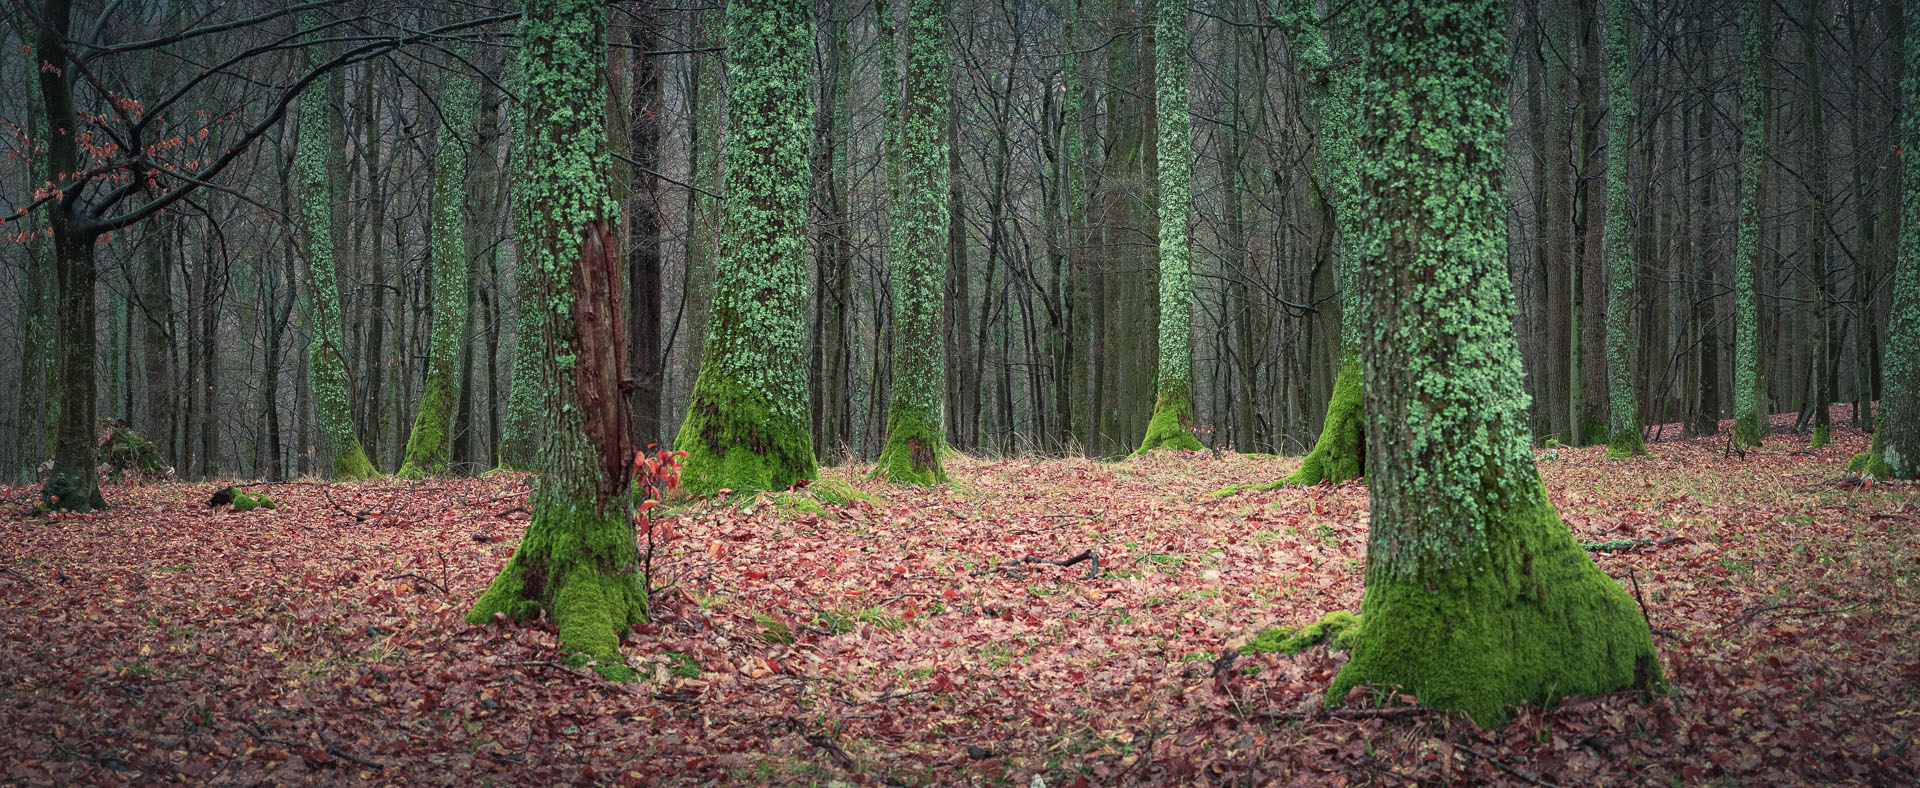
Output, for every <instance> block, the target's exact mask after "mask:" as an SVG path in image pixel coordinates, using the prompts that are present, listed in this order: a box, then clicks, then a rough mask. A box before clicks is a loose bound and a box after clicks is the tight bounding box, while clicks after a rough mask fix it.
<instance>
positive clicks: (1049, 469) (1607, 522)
mask: <svg viewBox="0 0 1920 788" xmlns="http://www.w3.org/2000/svg"><path fill="white" fill-rule="evenodd" d="M1841 411H1842V412H1844V408H1843V409H1841ZM1836 417H1838V414H1836ZM1790 426H1791V425H1790V420H1786V419H1784V418H1783V420H1781V421H1779V422H1777V423H1776V425H1775V428H1776V431H1777V432H1783V431H1784V430H1785V429H1787V428H1789V427H1790ZM1667 434H1668V435H1673V434H1675V433H1674V431H1673V430H1671V429H1669V430H1668V432H1667ZM1724 443H1725V441H1724V439H1711V440H1662V441H1659V442H1655V443H1652V444H1650V449H1651V452H1652V456H1651V457H1649V458H1646V459H1640V460H1631V461H1610V460H1607V459H1605V457H1604V453H1605V450H1604V448H1590V449H1560V450H1559V451H1558V459H1553V460H1543V461H1542V462H1540V463H1539V465H1540V469H1541V472H1542V474H1543V475H1544V476H1545V478H1546V482H1547V485H1548V487H1549V489H1550V490H1551V493H1552V496H1553V499H1554V502H1555V503H1556V504H1558V505H1559V507H1560V511H1561V513H1562V515H1563V516H1564V518H1565V519H1566V521H1567V524H1568V526H1569V527H1571V529H1572V530H1573V533H1574V534H1575V536H1576V537H1577V538H1579V539H1580V540H1582V541H1586V542H1596V543H1597V542H1606V541H1613V540H1622V539H1659V540H1663V541H1660V542H1658V543H1656V544H1651V545H1645V546H1641V547H1638V548H1633V549H1626V550H1619V551H1604V552H1596V553H1595V554H1594V555H1595V558H1596V559H1597V561H1598V562H1599V564H1600V566H1601V568H1603V569H1604V570H1605V571H1606V572H1608V573H1609V574H1611V575H1613V576H1614V577H1616V578H1618V579H1620V580H1621V581H1622V582H1623V583H1627V584H1629V586H1630V587H1631V586H1633V585H1635V584H1637V591H1636V593H1637V594H1638V595H1639V596H1640V598H1641V600H1642V603H1643V605H1644V607H1645V609H1646V613H1647V615H1648V617H1649V619H1650V621H1651V624H1652V625H1653V627H1655V630H1656V645H1657V646H1658V647H1659V649H1660V651H1661V656H1662V659H1663V661H1664V664H1665V669H1666V675H1667V677H1668V679H1669V682H1670V691H1669V692H1667V693H1665V694H1661V695H1656V696H1646V695H1643V694H1640V693H1633V692H1621V693H1615V694H1610V695H1606V696H1601V697H1595V698H1581V699H1573V700H1569V701H1566V702H1564V703H1561V704H1560V705H1559V706H1557V707H1556V708H1553V709H1550V710H1539V709H1525V710H1522V711H1520V712H1519V713H1518V714H1517V715H1516V717H1515V718H1514V719H1513V721H1512V722H1510V723H1509V724H1507V725H1506V726H1505V727H1503V728H1500V729H1498V730H1480V729H1477V728H1475V727H1473V726H1472V725H1471V724H1470V723H1467V722H1465V721H1463V720H1461V719H1458V718H1452V717H1447V716H1442V715H1433V714H1427V713H1424V712H1423V711H1421V710H1411V711H1409V710H1398V711H1392V712H1372V713H1374V714H1376V715H1377V716H1371V717H1356V716H1339V715H1337V714H1329V713H1327V712H1325V711H1324V710H1322V709H1321V708H1320V704H1319V700H1318V699H1319V696H1320V694H1321V692H1322V690H1323V689H1324V688H1325V686H1326V685H1327V683H1328V680H1329V679H1330V678H1331V677H1332V676H1333V674H1334V672H1335V671H1336V670H1337V669H1338V668H1339V666H1340V664H1341V663H1342V661H1343V660H1344V659H1345V656H1344V655H1342V654H1336V653H1329V652H1328V651H1327V650H1326V649H1325V648H1320V647H1316V648H1312V649H1309V650H1307V651H1306V652H1303V653H1301V654H1299V655H1297V656H1292V657H1281V656H1276V655H1272V654H1265V655H1253V656H1246V657H1241V658H1239V659H1238V660H1237V661H1236V662H1234V663H1233V664H1232V665H1231V666H1230V667H1227V668H1226V669H1225V670H1220V669H1217V668H1216V664H1215V661H1216V658H1217V657H1219V656H1220V655H1221V654H1223V653H1224V652H1226V651H1228V650H1230V649H1231V648H1232V647H1233V645H1234V644H1236V643H1239V642H1241V641H1243V640H1244V639H1246V638H1247V637H1249V636H1251V635H1252V634H1253V633H1255V632H1257V631H1259V630H1260V629H1261V628H1264V627H1267V626H1270V625H1274V624H1290V625H1302V624H1306V623H1308V622H1311V621H1313V620H1314V619H1316V618H1318V617H1319V616H1320V614H1321V613H1323V612H1325V611H1331V610H1355V609H1357V606H1358V604H1359V601H1360V596H1361V584H1362V571H1361V566H1362V559H1363V556H1364V554H1365V545H1366V528H1367V490H1366V487H1365V486H1363V485H1358V484H1345V485H1340V486H1334V487H1317V488H1292V489H1283V490H1276V491H1272V492H1243V493H1240V494H1237V495H1233V496H1230V497H1225V498H1211V497H1206V496H1205V493H1207V492H1210V491H1213V490H1216V489H1219V488H1221V487H1223V486H1226V485H1230V484H1238V483H1248V482H1263V481H1268V480H1271V479H1275V478H1279V477H1282V476H1284V475H1286V474H1287V473H1288V472H1290V471H1291V470H1292V469H1293V468H1294V467H1295V466H1296V465H1297V463H1298V460H1297V459H1287V458H1274V457H1262V456H1241V455H1231V454H1228V455H1223V456H1220V457H1215V456H1212V455H1210V454H1206V453H1194V454H1173V453H1160V454H1159V455H1157V456H1152V457H1148V458H1143V459H1139V460H1134V461H1131V462H1126V463H1122V464H1102V463H1098V462H1091V461H1082V460H1040V459H1027V458H1016V459H1003V460H986V459H975V458H968V457H954V458H953V459H951V460H950V461H949V464H948V466H947V467H948V471H949V473H951V474H952V475H953V477H954V480H955V482H954V484H953V485H952V486H951V487H949V488H946V489H942V490H937V491H920V490H912V489H901V488H893V487H889V486H887V485H885V484H881V483H876V482H870V481H866V480H864V479H862V478H861V476H860V472H861V471H862V470H863V469H861V468H858V467H852V468H836V469H830V470H827V471H824V475H825V476H826V477H828V478H832V479H840V480H845V481H851V482H853V483H854V484H855V485H856V486H858V487H859V488H861V489H862V490H863V491H865V492H867V493H869V494H871V495H872V496H874V500H872V501H855V502H853V503H851V504H850V505H846V506H827V507H824V514H825V515H826V516H821V515H820V514H817V513H816V514H806V513H800V514H794V513H793V512H795V511H796V508H795V507H794V506H792V505H790V504H791V501H788V502H787V504H789V505H775V503H774V502H773V501H772V500H770V499H766V498H759V499H754V500H750V501H745V502H736V505H734V506H724V505H714V504H699V505H695V506H689V507H683V508H681V509H680V510H679V511H677V512H676V513H675V514H674V517H673V518H672V521H671V525H672V528H671V531H672V532H673V533H671V534H667V533H663V534H662V537H663V541H662V543H661V544H660V545H659V547H658V550H657V553H656V555H655V556H654V559H653V565H654V567H655V581H654V582H655V584H656V585H659V586H663V587H665V588H664V590H662V591H661V592H659V593H658V594H657V596H656V599H655V605H656V607H655V611H656V614H657V619H656V623H655V624H653V625H646V626H642V627H641V628H640V629H641V631H640V632H639V633H637V634H636V635H635V636H634V637H633V638H632V639H630V640H629V641H628V642H627V644H626V645H625V647H624V651H625V653H626V655H627V656H628V659H629V662H630V663H631V664H632V665H633V666H635V667H636V668H638V669H640V671H641V673H642V674H643V676H644V677H645V679H644V680H643V681H641V682H638V683H632V684H613V683H609V682H606V681H604V680H602V679H600V678H599V677H597V676H596V675H595V674H593V673H590V672H588V671H584V670H579V669H575V668H570V667H568V666H567V665H566V664H565V663H563V662H561V661H560V659H559V657H560V655H559V654H557V653H556V650H555V641H554V635H553V632H552V631H551V629H550V628H546V627H542V626H537V625H536V626H514V627H501V626H487V627H475V626H470V625H468V624H467V623H466V622H465V621H464V620H463V619H462V615H463V614H464V613H465V612H466V608H467V606H468V605H469V604H470V603H471V602H472V601H473V599H474V598H475V597H476V596H477V595H478V594H479V593H480V591H481V590H482V589H483V588H484V587H485V586H486V584H487V583H488V582H489V581H490V580H491V579H492V578H493V576H494V574H495V572H497V571H498V570H499V568H500V566H501V565H502V564H503V563H504V562H505V560H506V558H507V556H508V554H509V553H510V551H511V549H512V547H513V545H514V544H515V542H516V540H518V539H519V537H520V535H521V533H522V532H523V530H524V529H525V527H526V514H525V511H524V508H523V503H524V498H525V495H526V492H527V489H528V484H529V482H528V480H527V479H526V478H525V477H524V476H521V475H516V474H495V475H490V476H487V477H484V478H479V479H457V480H442V481H431V482H424V483H412V482H401V481H379V482H372V483H365V484H342V485H331V486H323V485H318V484H310V483H309V484H282V485H259V486H257V487H253V488H250V489H258V490H261V491H264V492H267V493H269V494H271V495H272V496H274V497H275V498H276V499H277V500H278V501H279V508H278V509H277V510H273V511H266V510H256V511H251V512H232V511H229V510H227V509H226V508H224V507H223V508H219V509H213V508H209V507H208V506H206V504H205V501H206V499H207V497H208V495H209V494H210V493H211V492H212V491H213V490H214V489H215V487H216V485H213V484H161V485H150V486H140V487H116V488H110V489H109V490H108V491H107V495H108V497H109V499H110V500H111V501H112V502H114V503H115V504H117V506H116V508H114V509H112V510H111V511H109V512H106V513H104V514H91V515H79V516H72V515H69V516H58V517H52V518H39V519H29V518H25V517H23V516H22V515H21V514H20V513H21V512H22V511H23V510H24V509H25V508H26V504H27V503H29V502H30V499H31V494H32V491H31V490H29V489H24V488H14V489H0V496H5V497H6V498H8V499H10V500H11V503H10V504H8V505H7V506H8V508H7V515H6V517H5V519H4V520H0V590H4V594H5V600H6V611H7V612H6V614H5V617H4V623H0V637H4V640H5V643H4V646H3V647H0V752H5V753H7V754H6V756H5V757H4V759H0V761H3V763H0V769H4V770H5V771H4V773H3V774H0V782H7V783H10V784H21V785H39V784H48V783H60V784H72V783H113V784H123V783H137V784H160V783H186V784H193V785H252V784H268V783H271V784H278V785H291V784H327V785H353V784H363V783H364V784H401V785H440V784H445V785H461V786H471V785H557V784H583V785H584V784H600V785H655V784H675V785H678V784H777V785H828V784H835V783H839V784H848V785H943V786H957V785H1012V786H1021V787H1022V788H1024V787H1026V786H1031V785H1037V784H1039V783H1041V782H1043V783H1044V784H1045V785H1048V786H1056V788H1058V787H1059V786H1069V785H1116V784H1197V783H1207V784H1218V783H1230V784H1248V785H1269V784H1276V785H1292V784H1301V785H1345V784H1357V785H1407V784H1433V785H1437V784H1508V785H1536V786H1538V785H1563V786H1573V785H1653V784H1658V785H1741V786H1747V785H1791V784H1810V783H1811V784H1825V785H1912V784H1915V782H1916V781H1920V747H1916V746H1915V741H1914V740H1915V738H1916V736H1920V604H1916V602H1917V601H1920V582H1917V581H1920V540H1916V533H1920V490H1916V488H1915V487H1913V486H1911V485H1895V484H1886V483H1878V484H1871V485H1863V484H1862V483H1861V482H1860V481H1859V480H1858V479H1854V478H1850V477H1848V476H1846V475H1845V474H1844V473H1843V469H1844V468H1845V466H1846V462H1847V458H1848V457H1849V455H1851V454H1852V453H1854V452H1856V451H1861V450H1863V449H1864V448H1865V446H1866V443H1867V438H1866V436H1864V435H1862V434H1860V433H1859V432H1858V431H1855V430H1851V429H1845V428H1842V429H1837V430H1835V442H1834V445H1832V446H1829V447H1826V448H1821V449H1809V448H1808V446H1807V439H1806V437H1805V436H1796V435H1786V434H1777V435H1776V436H1774V437H1772V438H1770V439H1769V440H1768V442H1767V444H1766V446H1765V447H1764V448H1761V449H1759V450H1757V451H1753V452H1749V453H1748V454H1747V455H1746V456H1745V457H1729V456H1726V455H1725V454H1724V452H1723V447H1724ZM663 530H666V529H663ZM666 537H671V538H666ZM482 539H484V540H485V541H481V540H482ZM1088 550H1091V551H1093V553H1094V554H1095V555H1096V556H1097V557H1098V567H1097V570H1098V571H1097V572H1093V571H1090V570H1092V569H1094V568H1095V567H1093V566H1091V565H1090V564H1089V563H1088V562H1084V561H1083V562H1081V563H1078V564H1075V565H1073V566H1069V567H1063V566H1054V565H1049V564H1041V563H1029V562H1023V561H1022V559H1025V558H1028V557H1032V558H1038V559H1047V560H1060V559H1065V558H1067V557H1070V556H1074V555H1076V554H1079V553H1082V552H1083V551H1088ZM1007 562H1018V563H1014V564H1011V565H1008V564H1007ZM789 641H790V642H789ZM1036 776H1037V777H1039V778H1040V780H1039V781H1038V782H1036V781H1035V780H1034V778H1035V777H1036Z"/></svg>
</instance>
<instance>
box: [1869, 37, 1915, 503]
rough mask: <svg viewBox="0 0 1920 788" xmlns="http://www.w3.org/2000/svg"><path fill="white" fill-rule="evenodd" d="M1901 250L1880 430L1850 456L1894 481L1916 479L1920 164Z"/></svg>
mask: <svg viewBox="0 0 1920 788" xmlns="http://www.w3.org/2000/svg"><path fill="white" fill-rule="evenodd" d="M1915 27H1916V25H1915V24H1914V22H1913V21H1911V20H1910V21H1908V22H1907V24H1906V25H1905V38H1906V42H1905V44H1904V46H1905V55H1906V61H1907V68H1906V78H1905V86H1906V89H1905V90H1903V91H1902V93H1903V94H1904V95H1905V96H1906V97H1907V106H1906V107H1905V108H1904V111H1903V112H1902V113H1901V115H1900V137H1901V145H1902V148H1903V149H1904V150H1908V151H1916V150H1920V111H1916V109H1920V108H1916V107H1915V106H1913V104H1914V97H1915V96H1920V31H1915V30H1914V28H1915ZM1900 180H1901V185H1900V189H1901V191H1900V239H1899V240H1900V249H1899V254H1898V255H1897V256H1896V258H1895V260H1894V271H1893V292H1892V293H1890V295H1891V296H1892V298H1893V304H1892V308H1891V311H1889V312H1888V314H1887V349H1886V352H1885V353H1883V354H1882V355H1881V362H1880V363H1881V372H1880V374H1881V385H1882V388H1881V396H1880V422H1879V430H1878V431H1877V432H1875V433H1874V435H1873V448H1872V449H1871V450H1870V451H1869V452H1868V453H1867V454H1865V455H1863V456H1860V457H1856V458H1854V466H1853V467H1854V469H1855V470H1864V471H1866V472H1868V473H1871V474H1873V475H1875V476H1879V477H1882V478H1895V479H1915V478H1920V166H1915V165H1914V163H1913V162H1912V161H1911V160H1909V161H1906V162H1903V163H1902V164H1901V166H1900Z"/></svg>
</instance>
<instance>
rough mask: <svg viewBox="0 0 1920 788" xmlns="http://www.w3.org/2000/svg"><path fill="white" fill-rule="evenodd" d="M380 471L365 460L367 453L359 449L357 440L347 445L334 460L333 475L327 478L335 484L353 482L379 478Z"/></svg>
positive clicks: (369, 461) (370, 461)
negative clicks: (335, 482)
mask: <svg viewBox="0 0 1920 788" xmlns="http://www.w3.org/2000/svg"><path fill="white" fill-rule="evenodd" d="M379 476H380V469H378V468H375V467H373V461H372V460H369V459H367V452H366V450H365V449H362V448H360V441H359V439H357V438H356V439H354V440H353V441H352V442H350V443H349V444H348V445H347V448H346V450H345V451H342V452H340V456H339V457H336V458H334V461H333V473H331V474H329V475H328V476H327V478H329V479H332V480H333V481H337V482H355V481H362V480H365V479H375V478H379Z"/></svg>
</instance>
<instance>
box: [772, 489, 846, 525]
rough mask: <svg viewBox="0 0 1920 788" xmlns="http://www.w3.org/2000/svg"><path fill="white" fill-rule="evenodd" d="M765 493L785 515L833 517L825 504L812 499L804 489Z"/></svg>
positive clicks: (774, 506)
mask: <svg viewBox="0 0 1920 788" xmlns="http://www.w3.org/2000/svg"><path fill="white" fill-rule="evenodd" d="M767 495H768V496H770V500H771V502H772V503H773V508H774V509H775V510H776V511H778V512H780V513H781V514H783V515H786V516H787V517H819V518H821V519H827V520H830V519H833V513H832V512H829V511H827V507H826V506H825V505H822V504H821V503H820V502H819V501H817V500H814V498H813V496H810V495H807V494H806V492H804V491H801V490H787V491H785V492H777V493H767Z"/></svg>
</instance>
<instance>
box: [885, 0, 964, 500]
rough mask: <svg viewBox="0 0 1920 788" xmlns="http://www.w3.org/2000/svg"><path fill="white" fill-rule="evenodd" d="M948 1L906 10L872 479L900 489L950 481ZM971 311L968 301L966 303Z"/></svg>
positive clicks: (918, 2) (929, 0) (922, 2)
mask: <svg viewBox="0 0 1920 788" xmlns="http://www.w3.org/2000/svg"><path fill="white" fill-rule="evenodd" d="M949 7H950V1H949V0H913V3H912V5H910V6H909V7H908V9H907V38H908V40H907V45H906V53H907V55H906V82H905V84H904V86H905V88H906V93H905V95H904V96H903V97H902V99H901V103H900V110H901V114H900V121H899V123H897V124H895V125H894V126H893V130H894V137H893V139H892V140H891V142H892V145H891V149H892V150H894V151H895V152H896V153H897V154H898V155H899V162H900V164H899V172H900V182H899V184H898V185H897V186H896V188H895V189H894V196H893V201H892V203H891V210H890V212H889V219H890V221H889V223H888V228H889V231H890V232H891V234H892V237H891V239H890V246H891V249H890V251H889V253H888V254H889V256H890V257H891V258H892V259H891V260H890V261H889V262H890V264H891V265H892V267H893V325H894V328H893V332H894V334H893V354H892V364H893V396H892V399H891V400H890V401H889V402H888V403H887V444H886V446H885V448H883V449H881V450H880V462H879V466H878V467H877V468H875V470H874V472H875V473H876V474H878V475H882V476H885V477H887V478H889V479H892V480H894V481H897V482H906V483H909V484H938V483H940V482H943V481H946V478H947V476H946V472H945V471H944V470H942V469H941V467H940V455H941V453H942V452H943V451H944V450H945V449H946V436H945V434H944V433H945V430H944V427H943V421H942V419H943V417H944V416H945V410H946V377H947V372H946V370H947V365H946V353H945V345H944V343H943V340H942V336H941V335H942V333H943V331H944V328H945V326H944V320H943V317H942V313H943V312H944V311H945V304H946V293H945V283H946V273H947V254H946V248H945V244H946V240H947V219H948V205H947V189H948V178H949V167H948V165H947V161H946V134H945V131H946V127H947V102H948V95H949V92H950V91H949V90H948V87H947V79H948V77H947V72H948V70H949V68H950V66H951V65H952V60H953V55H952V48H951V47H950V46H949V45H948V43H947V14H948V10H949ZM961 308H962V309H964V308H965V304H962V305H961Z"/></svg>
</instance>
